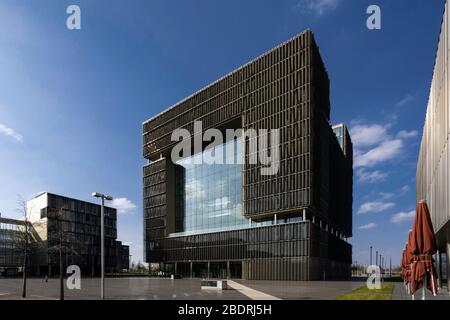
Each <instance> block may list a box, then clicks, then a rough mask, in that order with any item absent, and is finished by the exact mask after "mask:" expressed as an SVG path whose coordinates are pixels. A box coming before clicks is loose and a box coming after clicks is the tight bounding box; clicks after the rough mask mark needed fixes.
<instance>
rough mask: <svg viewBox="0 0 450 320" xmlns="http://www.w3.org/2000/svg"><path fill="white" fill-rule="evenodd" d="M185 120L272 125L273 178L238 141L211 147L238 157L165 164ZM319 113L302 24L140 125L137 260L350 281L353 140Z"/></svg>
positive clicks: (315, 53)
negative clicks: (140, 241)
mask: <svg viewBox="0 0 450 320" xmlns="http://www.w3.org/2000/svg"><path fill="white" fill-rule="evenodd" d="M194 121H202V124H203V130H207V129H209V128H217V129H220V130H222V131H224V130H225V129H237V128H242V129H243V130H247V129H256V130H259V129H279V132H280V144H279V152H280V156H279V170H278V172H277V174H275V175H262V174H261V171H260V169H261V165H258V164H252V163H250V162H249V156H250V152H249V150H250V149H249V143H250V141H249V139H247V138H246V137H236V138H234V139H232V140H229V141H226V142H224V144H223V145H222V146H221V147H222V150H225V147H226V146H231V149H232V150H235V151H236V152H237V156H238V157H242V158H243V159H244V161H242V162H243V163H241V164H238V163H236V164H222V165H205V164H194V165H192V164H191V163H190V162H189V161H185V160H184V159H183V160H181V161H176V162H175V163H173V162H172V160H171V159H172V158H171V151H172V149H173V147H174V145H175V144H176V143H177V142H174V141H172V139H171V135H172V132H173V130H175V129H178V128H184V129H187V130H188V131H189V132H190V133H191V134H192V133H193V132H194ZM329 121H330V101H329V79H328V75H327V71H326V69H325V66H324V63H323V61H322V59H321V56H320V53H319V49H318V47H317V45H316V43H315V40H314V36H313V34H312V32H311V31H305V32H303V33H301V34H300V35H298V36H296V37H294V38H292V39H291V40H289V41H287V42H285V43H283V44H281V45H279V46H278V47H276V48H274V49H272V50H270V51H269V52H267V53H265V54H263V55H261V56H260V57H258V58H256V59H254V60H253V61H251V62H249V63H248V64H246V65H244V66H242V67H240V68H238V69H237V70H235V71H233V72H232V73H230V74H228V75H226V76H225V77H223V78H221V79H219V80H218V81H216V82H214V83H212V84H211V85H209V86H207V87H206V88H204V89H202V90H200V91H198V92H197V93H195V94H193V95H192V96H190V97H188V98H186V99H184V100H183V101H181V102H179V103H177V104H175V105H174V106H172V107H170V108H169V109H167V110H166V111H164V112H162V113H161V114H159V115H156V116H154V117H153V118H151V119H150V120H148V121H146V122H145V123H144V124H143V155H144V157H145V158H146V159H148V160H149V164H148V165H146V166H144V168H143V196H144V221H143V222H144V243H145V248H144V251H145V252H144V257H145V260H146V262H149V263H160V265H161V268H162V269H163V270H165V271H168V272H174V273H178V274H181V275H184V276H193V277H220V278H227V277H231V278H245V279H267V280H269V279H271V280H320V279H337V278H346V277H349V276H350V264H351V255H352V248H351V245H350V244H349V243H347V242H346V239H347V238H348V237H351V236H352V179H353V177H352V175H353V171H352V156H353V155H352V143H351V139H350V136H349V134H348V131H347V129H346V127H345V126H344V125H340V126H336V127H334V128H332V127H331V125H330V123H329ZM227 150H228V149H227ZM202 152H205V151H201V152H200V153H202ZM200 155H201V154H200ZM198 156H199V154H194V155H193V156H191V157H187V158H186V160H189V159H188V158H195V157H198ZM194 163H195V161H194Z"/></svg>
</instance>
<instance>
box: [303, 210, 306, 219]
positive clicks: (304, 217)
mask: <svg viewBox="0 0 450 320" xmlns="http://www.w3.org/2000/svg"><path fill="white" fill-rule="evenodd" d="M303 221H306V209H303Z"/></svg>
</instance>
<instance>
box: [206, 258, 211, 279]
mask: <svg viewBox="0 0 450 320" xmlns="http://www.w3.org/2000/svg"><path fill="white" fill-rule="evenodd" d="M210 267H211V262H209V261H208V272H207V274H206V277H207V278H208V279H209V278H210V277H211V274H210V270H211V269H210Z"/></svg>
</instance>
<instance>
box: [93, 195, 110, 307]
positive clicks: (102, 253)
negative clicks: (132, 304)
mask: <svg viewBox="0 0 450 320" xmlns="http://www.w3.org/2000/svg"><path fill="white" fill-rule="evenodd" d="M92 196H93V197H95V198H100V199H102V205H101V209H100V256H101V257H100V261H101V262H100V269H101V270H100V272H101V283H100V297H101V299H102V300H103V299H104V298H105V200H108V201H111V200H112V199H113V198H112V197H111V196H107V195H105V194H102V193H98V192H94V193H92Z"/></svg>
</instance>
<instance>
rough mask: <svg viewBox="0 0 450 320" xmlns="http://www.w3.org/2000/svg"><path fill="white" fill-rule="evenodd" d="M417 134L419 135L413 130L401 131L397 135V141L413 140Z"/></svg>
mask: <svg viewBox="0 0 450 320" xmlns="http://www.w3.org/2000/svg"><path fill="white" fill-rule="evenodd" d="M418 134H419V132H418V131H416V130H413V131H406V130H402V131H400V132H399V133H397V138H399V139H408V138H414V137H417V135H418Z"/></svg>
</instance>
